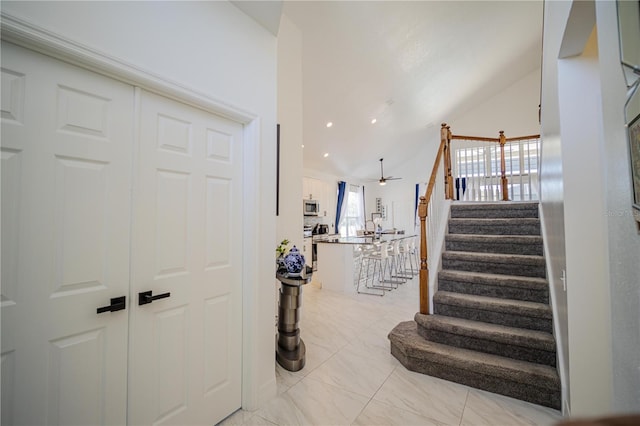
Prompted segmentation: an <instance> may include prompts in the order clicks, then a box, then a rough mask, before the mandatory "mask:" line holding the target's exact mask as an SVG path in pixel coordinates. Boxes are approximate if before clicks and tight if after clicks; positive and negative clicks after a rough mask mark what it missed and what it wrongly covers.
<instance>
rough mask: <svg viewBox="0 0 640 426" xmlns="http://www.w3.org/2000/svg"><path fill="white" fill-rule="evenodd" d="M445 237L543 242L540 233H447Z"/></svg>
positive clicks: (510, 241) (511, 241) (448, 238)
mask: <svg viewBox="0 0 640 426" xmlns="http://www.w3.org/2000/svg"><path fill="white" fill-rule="evenodd" d="M445 239H447V240H450V241H482V242H484V241H494V240H498V241H508V242H509V243H513V242H521V243H527V244H536V243H541V242H542V236H540V235H518V234H516V235H499V234H447V235H445Z"/></svg>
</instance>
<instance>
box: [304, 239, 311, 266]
mask: <svg viewBox="0 0 640 426" xmlns="http://www.w3.org/2000/svg"><path fill="white" fill-rule="evenodd" d="M312 243H313V238H312V237H305V238H304V241H303V243H302V255H303V256H304V260H305V263H306V264H307V265H309V266H311V260H312V255H313V252H312V251H311V250H312Z"/></svg>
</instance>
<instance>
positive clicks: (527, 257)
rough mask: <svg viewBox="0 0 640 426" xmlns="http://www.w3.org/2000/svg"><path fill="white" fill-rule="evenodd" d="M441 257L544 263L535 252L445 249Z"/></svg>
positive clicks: (541, 257) (542, 258) (542, 257)
mask: <svg viewBox="0 0 640 426" xmlns="http://www.w3.org/2000/svg"><path fill="white" fill-rule="evenodd" d="M442 257H443V258H445V257H448V258H457V259H463V260H476V261H481V260H487V261H492V262H498V261H502V263H513V262H514V261H518V262H523V263H528V264H540V263H543V264H544V256H540V255H536V254H511V253H478V252H473V251H454V250H445V251H443V252H442Z"/></svg>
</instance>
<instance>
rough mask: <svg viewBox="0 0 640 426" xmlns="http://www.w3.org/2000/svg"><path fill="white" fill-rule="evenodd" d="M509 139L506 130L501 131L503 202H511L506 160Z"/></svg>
mask: <svg viewBox="0 0 640 426" xmlns="http://www.w3.org/2000/svg"><path fill="white" fill-rule="evenodd" d="M506 142H507V138H506V137H505V136H504V130H500V176H501V181H502V201H509V182H508V181H507V170H506V169H507V165H506V162H505V160H504V144H505V143H506Z"/></svg>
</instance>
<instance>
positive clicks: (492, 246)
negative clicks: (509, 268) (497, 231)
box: [446, 238, 544, 256]
mask: <svg viewBox="0 0 640 426" xmlns="http://www.w3.org/2000/svg"><path fill="white" fill-rule="evenodd" d="M497 240H498V241H497V242H484V241H447V242H446V248H447V250H449V251H471V252H474V253H500V254H526V255H533V256H542V255H543V253H544V251H543V247H542V243H534V244H505V243H502V242H500V240H499V238H498V239H497Z"/></svg>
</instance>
